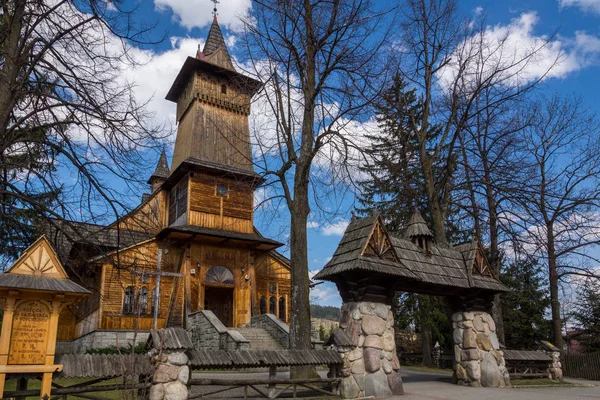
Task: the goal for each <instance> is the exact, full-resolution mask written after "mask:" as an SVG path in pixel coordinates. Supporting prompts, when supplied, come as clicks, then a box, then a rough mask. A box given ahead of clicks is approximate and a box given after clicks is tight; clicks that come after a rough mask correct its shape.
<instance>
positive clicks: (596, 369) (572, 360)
mask: <svg viewBox="0 0 600 400" xmlns="http://www.w3.org/2000/svg"><path fill="white" fill-rule="evenodd" d="M562 368H563V374H564V376H568V377H570V378H581V379H589V380H600V353H590V354H565V356H564V359H563V361H562Z"/></svg>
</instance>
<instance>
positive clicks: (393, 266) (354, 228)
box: [314, 215, 510, 292]
mask: <svg viewBox="0 0 600 400" xmlns="http://www.w3.org/2000/svg"><path fill="white" fill-rule="evenodd" d="M417 219H418V218H417ZM417 219H415V221H416V222H415V221H413V222H415V224H417V223H419V224H420V222H419V221H417ZM421 220H422V218H421ZM423 223H424V221H423ZM417 225H418V224H417ZM379 229H381V230H383V231H384V236H385V237H387V239H389V241H390V243H391V245H392V248H393V255H391V254H389V253H387V255H386V256H385V257H382V256H380V257H378V256H377V255H376V254H373V252H372V251H368V248H369V247H373V245H372V243H371V241H372V240H373V237H374V235H375V233H376V232H378V230H379ZM418 229H419V232H420V233H421V234H423V233H426V232H425V231H423V229H422V228H418ZM405 235H406V234H405ZM380 236H381V235H380ZM405 237H406V236H405ZM380 241H381V239H380ZM430 250H431V251H430V252H426V251H425V250H423V249H421V248H420V247H418V246H417V245H416V244H414V243H412V242H411V241H410V240H408V239H405V238H404V237H400V236H395V235H390V234H388V233H387V232H385V227H384V225H383V222H382V220H381V218H380V217H379V216H378V215H374V216H369V217H366V218H361V219H353V221H351V223H350V224H349V225H348V228H347V229H346V232H345V233H344V236H343V237H342V240H341V241H340V243H339V245H338V247H337V249H336V251H335V253H334V254H333V257H332V258H331V260H330V261H329V262H328V263H327V264H326V265H325V267H323V269H322V270H321V271H320V272H319V273H318V274H316V275H315V277H314V279H318V280H330V281H336V280H338V279H343V275H344V274H345V273H348V272H350V271H364V272H368V273H371V272H372V273H378V274H382V275H387V276H391V277H396V278H401V279H402V280H403V281H406V282H410V281H413V282H415V283H419V284H420V286H423V285H425V286H426V287H429V288H430V289H435V290H436V291H438V292H439V291H440V290H442V291H443V290H445V289H444V288H449V287H451V288H457V289H460V290H468V289H483V290H486V291H491V292H504V291H508V290H510V289H508V287H506V286H505V285H503V284H502V283H501V282H500V281H498V280H497V279H495V278H494V277H492V276H484V275H478V274H474V273H473V266H472V264H473V262H474V259H475V254H476V253H477V251H479V250H480V249H479V245H478V244H477V242H473V243H469V244H466V245H460V246H457V247H452V248H448V247H442V246H436V245H434V244H432V245H431V246H430ZM406 285H407V286H410V284H409V283H406Z"/></svg>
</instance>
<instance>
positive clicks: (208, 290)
mask: <svg viewBox="0 0 600 400" xmlns="http://www.w3.org/2000/svg"><path fill="white" fill-rule="evenodd" d="M204 283H205V289H204V309H205V310H210V311H212V312H213V313H214V314H215V315H216V316H217V318H219V320H220V321H221V322H222V323H223V325H225V326H227V327H231V326H233V288H234V284H235V279H234V277H233V274H232V273H231V271H230V270H229V269H228V268H225V267H223V266H215V267H212V268H211V269H209V270H208V272H207V273H206V277H205V279H204Z"/></svg>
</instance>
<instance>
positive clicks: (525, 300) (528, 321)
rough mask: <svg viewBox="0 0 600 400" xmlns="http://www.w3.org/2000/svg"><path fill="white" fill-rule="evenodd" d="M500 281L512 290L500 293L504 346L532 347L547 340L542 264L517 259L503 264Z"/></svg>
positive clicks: (546, 298)
mask: <svg viewBox="0 0 600 400" xmlns="http://www.w3.org/2000/svg"><path fill="white" fill-rule="evenodd" d="M500 280H501V281H502V282H503V283H504V284H505V285H507V286H508V287H510V288H511V289H512V291H511V292H508V293H505V294H503V295H502V297H501V299H502V315H503V316H504V330H505V340H506V347H508V348H511V349H524V350H532V349H533V348H534V347H535V345H536V344H537V343H539V341H541V340H550V338H551V332H552V325H551V322H550V321H549V320H547V319H546V318H545V315H544V314H545V312H546V310H547V309H548V307H549V306H550V298H549V295H548V289H547V287H546V286H545V285H544V282H545V279H544V275H543V270H542V267H541V266H540V265H539V264H538V263H537V262H536V261H533V260H532V261H530V260H519V261H515V262H513V263H511V264H509V265H508V266H506V267H505V268H504V269H503V271H502V273H501V275H500Z"/></svg>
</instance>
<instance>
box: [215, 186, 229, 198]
mask: <svg viewBox="0 0 600 400" xmlns="http://www.w3.org/2000/svg"><path fill="white" fill-rule="evenodd" d="M217 194H218V195H219V196H227V185H226V184H224V183H219V184H218V185H217Z"/></svg>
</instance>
